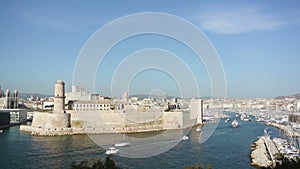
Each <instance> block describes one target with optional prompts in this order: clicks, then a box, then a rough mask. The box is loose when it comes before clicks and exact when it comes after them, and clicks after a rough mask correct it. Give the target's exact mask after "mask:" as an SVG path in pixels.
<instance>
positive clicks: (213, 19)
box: [0, 0, 300, 98]
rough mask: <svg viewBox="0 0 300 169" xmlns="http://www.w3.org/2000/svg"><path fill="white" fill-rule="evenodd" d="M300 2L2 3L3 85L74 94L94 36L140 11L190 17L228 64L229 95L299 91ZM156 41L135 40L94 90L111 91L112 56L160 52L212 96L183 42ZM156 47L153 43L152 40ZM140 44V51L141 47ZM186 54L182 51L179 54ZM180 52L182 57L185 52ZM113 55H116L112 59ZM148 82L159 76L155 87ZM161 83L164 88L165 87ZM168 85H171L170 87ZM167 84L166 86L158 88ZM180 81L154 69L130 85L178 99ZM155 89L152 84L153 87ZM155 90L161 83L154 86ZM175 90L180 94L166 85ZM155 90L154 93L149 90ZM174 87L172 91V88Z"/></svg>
mask: <svg viewBox="0 0 300 169" xmlns="http://www.w3.org/2000/svg"><path fill="white" fill-rule="evenodd" d="M299 9H300V2H298V1H296V0H294V1H288V2H286V1H281V2H277V1H263V2H261V1H220V2H209V1H190V2H182V1H126V2H124V1H102V2H100V1H99V2H98V1H88V2H83V1H63V2H61V1H43V2H42V1H1V2H0V21H1V27H0V30H1V31H0V37H1V38H0V78H1V80H0V85H1V87H2V88H4V89H6V88H10V89H11V90H13V89H15V88H16V89H19V91H20V92H38V93H45V94H52V93H53V84H54V82H55V81H56V80H57V79H62V80H64V81H65V82H66V85H67V90H70V89H71V84H72V75H73V70H74V65H75V63H76V59H77V57H78V55H79V52H80V50H81V48H82V47H83V45H84V44H85V43H86V41H87V40H88V39H89V37H90V36H91V35H92V34H93V33H94V32H96V31H97V30H98V29H99V28H101V27H102V26H104V25H105V24H107V23H108V22H110V21H112V20H114V19H117V18H119V17H122V16H124V15H129V14H133V13H137V12H163V13H170V14H172V15H176V16H179V17H181V18H184V19H186V20H188V21H189V22H191V23H192V24H194V25H195V26H197V27H198V28H199V29H200V30H202V31H203V33H205V34H206V36H207V37H208V38H209V39H210V41H211V42H212V44H213V45H214V47H215V48H216V50H217V52H218V54H219V56H220V59H221V61H222V64H223V67H224V71H225V74H226V81H227V97H239V98H245V97H276V96H279V95H289V94H294V93H299V92H300V85H299V84H300V78H299V73H300V66H299V63H300V38H299V37H300V11H299ZM156 39H157V37H156V36H152V37H149V36H146V37H143V38H142V39H139V37H136V38H132V39H131V41H130V40H129V41H128V42H127V43H128V44H131V45H132V47H131V48H129V49H130V50H129V49H128V48H125V47H123V48H122V44H120V45H119V46H120V47H119V48H118V46H117V47H116V51H115V53H114V52H113V51H112V52H111V53H109V54H108V56H107V57H106V58H105V60H103V63H102V65H100V68H99V69H98V73H97V76H96V80H95V82H96V83H95V84H96V87H95V90H96V92H99V93H101V94H103V95H109V94H110V84H109V82H110V80H111V79H110V78H111V76H110V75H112V74H113V68H114V67H115V66H116V65H117V64H118V63H119V62H120V61H121V60H122V58H117V57H115V56H113V54H124V55H125V54H127V55H128V54H129V52H128V51H131V52H132V51H133V50H134V49H141V48H145V47H161V48H164V49H166V50H169V51H172V52H173V53H175V54H178V55H180V56H182V59H183V60H184V61H186V62H187V64H188V65H189V66H190V67H191V69H192V71H193V72H194V73H195V74H196V78H197V82H198V83H199V86H200V92H201V95H205V96H207V95H210V92H211V91H210V90H211V89H210V84H209V78H208V75H207V74H205V68H204V67H203V66H202V67H201V66H200V67H199V65H201V64H199V63H197V64H194V61H193V60H190V61H189V58H188V56H190V55H192V54H191V53H189V51H186V49H184V47H178V44H177V42H173V41H168V40H165V39H164V38H163V37H160V39H159V40H158V41H160V42H165V43H161V44H160V46H159V45H157V43H156V42H157V41H155V40H156ZM151 42H153V43H151ZM136 46H138V47H136ZM179 49H180V50H179ZM180 52H182V53H180ZM109 55H110V56H109ZM147 77H151V78H152V80H151V81H153V78H154V77H157V79H156V81H155V82H153V84H152V83H151V81H147ZM159 82H160V83H159ZM168 83H169V84H170V85H167V86H166V85H165V84H168ZM157 84H161V85H157ZM174 84H175V83H174V79H172V78H170V77H169V78H167V75H166V74H165V73H162V72H160V73H158V72H157V71H156V70H154V71H153V72H152V74H151V71H150V72H149V71H148V72H147V71H146V72H145V73H140V74H138V75H137V76H136V78H135V79H134V80H132V85H131V86H130V89H129V91H130V93H133V94H134V93H149V91H150V90H151V89H152V90H153V89H156V88H160V87H162V88H164V89H165V90H166V91H165V92H166V93H167V94H169V95H173V94H174V95H176V94H177V92H178V91H177V89H176V85H174ZM153 85H154V87H153ZM155 85H156V86H155ZM170 86H173V88H174V91H173V92H172V90H170V91H168V90H167V88H168V87H170ZM151 87H153V88H151ZM170 88H171V87H170Z"/></svg>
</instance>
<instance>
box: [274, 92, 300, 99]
mask: <svg viewBox="0 0 300 169" xmlns="http://www.w3.org/2000/svg"><path fill="white" fill-rule="evenodd" d="M284 98H296V99H300V93H297V94H293V95H289V96H278V97H276V99H284Z"/></svg>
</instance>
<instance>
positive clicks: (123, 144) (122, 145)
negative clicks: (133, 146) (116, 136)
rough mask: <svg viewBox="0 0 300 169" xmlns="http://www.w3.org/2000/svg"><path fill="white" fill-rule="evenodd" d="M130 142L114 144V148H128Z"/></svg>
mask: <svg viewBox="0 0 300 169" xmlns="http://www.w3.org/2000/svg"><path fill="white" fill-rule="evenodd" d="M129 145H130V142H120V143H116V144H115V147H125V146H129Z"/></svg>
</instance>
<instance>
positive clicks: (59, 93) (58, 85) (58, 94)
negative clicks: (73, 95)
mask: <svg viewBox="0 0 300 169" xmlns="http://www.w3.org/2000/svg"><path fill="white" fill-rule="evenodd" d="M53 113H54V114H64V113H65V83H64V82H63V81H62V80H58V81H56V82H55V87H54V109H53Z"/></svg>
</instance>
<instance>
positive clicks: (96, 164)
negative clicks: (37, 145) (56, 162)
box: [71, 156, 212, 169]
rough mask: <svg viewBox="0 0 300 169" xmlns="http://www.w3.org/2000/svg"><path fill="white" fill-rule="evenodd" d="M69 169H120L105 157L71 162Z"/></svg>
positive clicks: (196, 168)
mask: <svg viewBox="0 0 300 169" xmlns="http://www.w3.org/2000/svg"><path fill="white" fill-rule="evenodd" d="M71 169H121V167H119V166H117V165H116V163H115V161H114V160H113V159H111V158H110V156H107V157H106V158H105V161H104V162H103V161H102V160H101V159H99V160H93V161H87V160H83V161H81V162H79V163H77V162H75V161H73V162H72V164H71ZM184 169H204V168H203V166H202V164H201V163H198V164H196V165H188V166H185V167H184ZM206 169H212V165H211V164H208V165H207V166H206Z"/></svg>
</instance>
